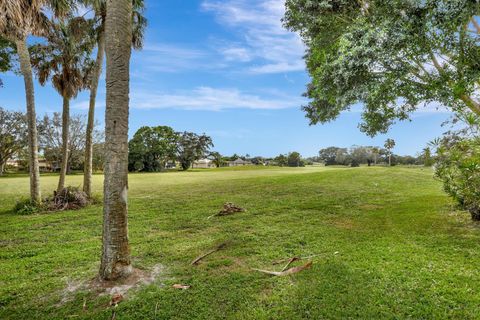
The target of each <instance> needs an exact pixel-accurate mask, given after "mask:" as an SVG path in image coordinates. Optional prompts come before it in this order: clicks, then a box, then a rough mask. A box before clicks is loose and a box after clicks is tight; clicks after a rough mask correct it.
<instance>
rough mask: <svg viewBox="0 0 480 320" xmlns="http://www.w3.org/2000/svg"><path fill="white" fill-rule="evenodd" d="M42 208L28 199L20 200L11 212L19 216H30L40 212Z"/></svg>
mask: <svg viewBox="0 0 480 320" xmlns="http://www.w3.org/2000/svg"><path fill="white" fill-rule="evenodd" d="M42 209H43V208H42V206H41V205H39V204H38V203H36V202H34V201H32V200H30V199H22V200H19V201H17V202H16V203H15V206H14V207H13V212H15V213H17V214H21V215H30V214H35V213H39V212H41V211H42Z"/></svg>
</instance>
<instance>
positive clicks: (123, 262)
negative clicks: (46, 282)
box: [100, 0, 132, 280]
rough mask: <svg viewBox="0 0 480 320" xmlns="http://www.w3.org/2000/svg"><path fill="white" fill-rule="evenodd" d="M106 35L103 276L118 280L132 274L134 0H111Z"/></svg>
mask: <svg viewBox="0 0 480 320" xmlns="http://www.w3.org/2000/svg"><path fill="white" fill-rule="evenodd" d="M105 32H106V33H105V41H106V42H105V45H106V46H105V48H106V56H107V104H106V111H105V169H104V170H105V180H104V198H103V203H104V207H103V237H102V238H103V239H102V240H103V248H102V261H101V264H100V277H101V278H102V279H105V280H115V279H119V278H123V277H126V276H128V275H129V274H130V273H131V272H132V266H131V264H130V247H129V244H128V222H127V189H128V107H129V80H130V79H129V77H130V75H129V72H130V68H129V64H130V50H131V47H130V46H131V43H132V1H131V0H107V19H106V25H105Z"/></svg>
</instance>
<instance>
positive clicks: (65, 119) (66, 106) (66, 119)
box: [57, 97, 70, 192]
mask: <svg viewBox="0 0 480 320" xmlns="http://www.w3.org/2000/svg"><path fill="white" fill-rule="evenodd" d="M69 126H70V99H69V98H67V97H63V110H62V163H61V164H60V178H59V179H58V187H57V192H60V191H62V190H63V188H65V176H66V175H67V167H68V136H69V131H70V130H69V129H70V128H69Z"/></svg>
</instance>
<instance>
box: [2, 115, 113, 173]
mask: <svg viewBox="0 0 480 320" xmlns="http://www.w3.org/2000/svg"><path fill="white" fill-rule="evenodd" d="M69 126H70V128H69V136H68V150H69V152H68V155H67V165H66V168H67V173H69V172H70V171H71V170H83V169H84V166H85V159H86V157H85V150H86V132H87V118H86V117H85V116H83V115H73V116H71V117H70V120H69ZM0 127H1V129H0V175H3V174H4V172H5V169H6V164H7V162H8V161H9V160H15V162H16V165H17V166H18V168H20V169H23V168H28V161H29V158H28V149H27V147H28V142H27V132H28V130H27V116H26V114H25V113H22V112H18V111H9V110H6V109H3V108H1V107H0ZM37 128H38V148H39V152H40V153H41V154H42V155H43V158H44V159H45V161H46V163H48V164H49V165H50V166H51V169H50V170H52V171H58V170H59V169H60V163H61V162H62V157H63V152H62V116H61V114H60V113H59V112H54V113H53V114H52V115H51V116H50V115H45V116H44V117H43V118H40V119H37ZM92 136H93V143H92V146H93V149H94V151H95V152H93V153H92V166H93V169H94V170H96V171H100V170H103V160H104V157H103V140H104V137H103V131H102V130H99V129H98V126H97V125H95V126H94V130H93V133H92Z"/></svg>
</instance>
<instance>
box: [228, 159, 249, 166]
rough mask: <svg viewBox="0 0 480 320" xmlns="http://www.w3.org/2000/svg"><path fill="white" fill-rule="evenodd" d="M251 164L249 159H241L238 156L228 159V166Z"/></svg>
mask: <svg viewBox="0 0 480 320" xmlns="http://www.w3.org/2000/svg"><path fill="white" fill-rule="evenodd" d="M251 164H252V162H251V161H248V160H243V159H240V158H237V159H235V160H233V161H228V166H229V167H240V166H248V165H251Z"/></svg>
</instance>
